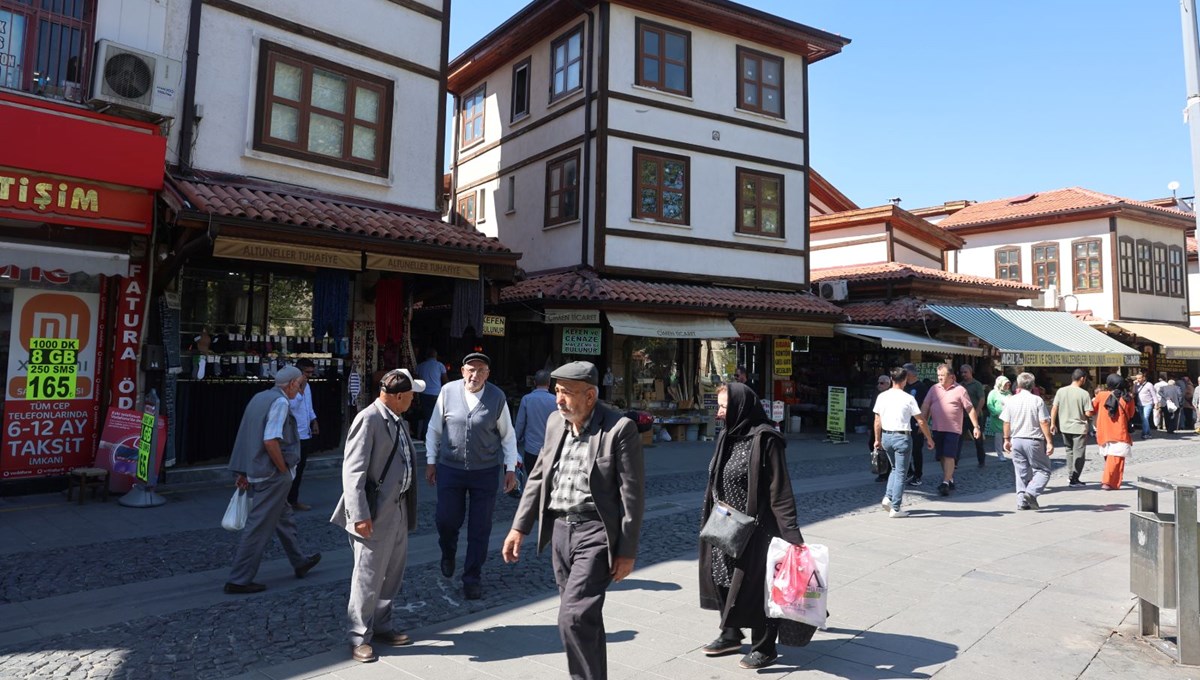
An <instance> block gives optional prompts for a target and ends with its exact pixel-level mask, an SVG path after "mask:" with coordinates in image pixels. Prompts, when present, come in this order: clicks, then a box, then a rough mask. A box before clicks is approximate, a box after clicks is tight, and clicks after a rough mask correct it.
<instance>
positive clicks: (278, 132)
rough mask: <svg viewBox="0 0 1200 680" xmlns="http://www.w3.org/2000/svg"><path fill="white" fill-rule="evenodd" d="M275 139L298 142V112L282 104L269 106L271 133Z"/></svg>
mask: <svg viewBox="0 0 1200 680" xmlns="http://www.w3.org/2000/svg"><path fill="white" fill-rule="evenodd" d="M269 134H270V135H271V136H272V137H274V138H275V139H283V140H286V141H289V142H298V141H300V111H299V110H297V109H295V108H292V107H291V106H284V105H283V104H272V105H271V131H270V133H269Z"/></svg>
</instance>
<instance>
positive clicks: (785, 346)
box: [774, 338, 792, 376]
mask: <svg viewBox="0 0 1200 680" xmlns="http://www.w3.org/2000/svg"><path fill="white" fill-rule="evenodd" d="M774 347H775V354H774V356H775V371H774V373H775V375H788V376H790V375H791V374H792V341H791V340H789V339H788V338H775V343H774Z"/></svg>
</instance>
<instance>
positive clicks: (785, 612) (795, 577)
mask: <svg viewBox="0 0 1200 680" xmlns="http://www.w3.org/2000/svg"><path fill="white" fill-rule="evenodd" d="M766 579H767V582H766V588H765V590H766V593H765V596H766V612H767V616H768V617H770V618H773V619H790V620H792V621H799V622H800V623H807V624H809V625H812V626H816V627H818V628H824V627H825V617H826V610H827V608H828V605H829V548H827V547H825V546H823V545H820V544H817V543H806V544H804V545H792V544H791V543H788V542H787V541H785V540H783V539H782V538H772V539H771V545H770V546H768V548H767V573H766Z"/></svg>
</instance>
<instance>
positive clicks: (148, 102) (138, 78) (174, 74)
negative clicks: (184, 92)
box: [89, 40, 183, 118]
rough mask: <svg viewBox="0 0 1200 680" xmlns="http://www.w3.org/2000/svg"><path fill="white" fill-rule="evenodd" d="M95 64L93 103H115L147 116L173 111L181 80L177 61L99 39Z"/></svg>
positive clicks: (171, 113) (156, 116)
mask: <svg viewBox="0 0 1200 680" xmlns="http://www.w3.org/2000/svg"><path fill="white" fill-rule="evenodd" d="M95 64H96V73H95V77H94V78H93V80H92V95H91V96H92V98H91V100H90V101H89V103H91V104H92V105H93V106H95V105H98V104H102V105H110V106H117V107H120V108H122V109H125V110H127V111H130V112H135V113H140V114H144V115H145V116H146V117H150V118H170V117H172V116H173V115H174V114H175V94H176V93H177V92H178V91H179V87H180V83H182V81H183V64H181V63H180V62H179V61H178V60H176V59H168V58H167V57H164V56H163V55H161V54H153V53H150V52H143V51H142V50H138V49H134V48H132V47H126V46H124V45H118V44H116V43H114V42H112V41H109V40H101V41H99V42H97V43H96V58H95Z"/></svg>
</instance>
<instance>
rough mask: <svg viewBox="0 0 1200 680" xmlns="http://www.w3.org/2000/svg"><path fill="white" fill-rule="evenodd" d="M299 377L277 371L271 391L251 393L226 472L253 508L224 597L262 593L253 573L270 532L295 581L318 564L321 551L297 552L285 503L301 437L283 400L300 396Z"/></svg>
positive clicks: (293, 527)
mask: <svg viewBox="0 0 1200 680" xmlns="http://www.w3.org/2000/svg"><path fill="white" fill-rule="evenodd" d="M303 378H304V374H303V373H301V372H300V369H298V368H296V367H295V366H287V367H285V368H282V369H280V370H279V372H277V373H276V374H275V387H273V388H271V389H269V390H264V391H262V392H259V393H258V394H256V395H254V397H253V398H251V399H250V403H249V404H247V405H246V410H245V411H244V412H243V413H242V423H241V425H239V426H238V433H237V439H235V440H234V443H233V455H232V456H230V458H229V470H230V471H231V472H233V473H234V474H235V475H236V480H235V483H236V484H237V487H238V488H239V489H244V490H246V491H247V492H248V493H250V494H251V502H252V503H253V505H251V506H250V516H249V517H247V518H246V527H245V528H244V529H242V540H241V542H240V543H238V548H237V553H236V554H235V555H234V558H233V568H232V569H231V570H230V572H229V580H228V581H227V582H226V583H225V592H226V593H229V594H247V593H259V592H262V591H264V590H266V589H267V587H266V586H265V585H263V584H261V583H255V582H254V575H255V574H257V573H258V565H259V564H260V563H261V562H262V558H263V553H264V552H266V550H267V544H269V543H270V542H271V534H275V535H276V536H278V537H279V543H280V544H281V545H282V546H283V552H284V553H285V554H286V555H287V558H288V561H289V562H291V563H292V568H293V569H294V570H295V573H296V578H304V575H305V574H307V573H308V572H309V570H311V569H312V568H313V567H315V566H317V562H320V561H321V553H313V554H312V555H306V554H304V552H302V551H301V550H300V540H299V539H298V538H297V537H296V520H295V519H294V518H293V516H292V506H290V505H288V502H287V497H288V491H290V490H291V488H292V478H293V477H294V476H295V472H294V470H295V468H296V464H297V463H299V462H300V435H299V434H298V432H297V429H296V419H295V418H293V417H292V414H291V410H290V409H289V408H288V402H289V400H291V399H292V398H294V397H295V396H296V395H297V394H299V393H300V387H301V385H302V384H303Z"/></svg>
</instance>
